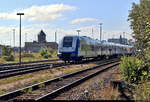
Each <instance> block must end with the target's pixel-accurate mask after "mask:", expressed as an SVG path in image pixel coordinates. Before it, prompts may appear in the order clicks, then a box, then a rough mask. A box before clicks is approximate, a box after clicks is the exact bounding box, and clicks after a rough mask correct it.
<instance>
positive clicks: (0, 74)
mask: <svg viewBox="0 0 150 102" xmlns="http://www.w3.org/2000/svg"><path fill="white" fill-rule="evenodd" d="M64 65H65V64H64V63H48V64H38V65H30V66H23V67H19V68H18V67H17V68H14V69H9V70H2V71H0V79H3V78H8V77H13V76H17V75H23V74H27V73H32V72H35V71H40V70H43V69H50V68H56V67H60V66H64Z"/></svg>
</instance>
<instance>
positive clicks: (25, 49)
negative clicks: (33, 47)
mask: <svg viewBox="0 0 150 102" xmlns="http://www.w3.org/2000/svg"><path fill="white" fill-rule="evenodd" d="M26 42H27V33H25V44H26ZM25 52H26V53H27V48H26V46H25Z"/></svg>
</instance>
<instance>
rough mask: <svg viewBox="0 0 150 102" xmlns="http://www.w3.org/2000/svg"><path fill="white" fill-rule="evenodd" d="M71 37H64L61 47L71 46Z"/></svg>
mask: <svg viewBox="0 0 150 102" xmlns="http://www.w3.org/2000/svg"><path fill="white" fill-rule="evenodd" d="M72 40H73V38H72V37H64V40H63V47H72Z"/></svg>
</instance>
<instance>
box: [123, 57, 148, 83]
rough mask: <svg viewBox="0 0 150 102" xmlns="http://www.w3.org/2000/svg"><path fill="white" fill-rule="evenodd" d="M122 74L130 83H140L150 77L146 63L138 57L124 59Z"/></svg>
mask: <svg viewBox="0 0 150 102" xmlns="http://www.w3.org/2000/svg"><path fill="white" fill-rule="evenodd" d="M121 60H122V61H121V64H120V72H121V73H122V76H123V78H124V79H125V80H126V81H128V82H130V83H139V81H141V80H145V79H147V77H148V73H149V69H148V66H147V64H145V62H144V61H142V60H139V59H137V58H136V57H122V58H121Z"/></svg>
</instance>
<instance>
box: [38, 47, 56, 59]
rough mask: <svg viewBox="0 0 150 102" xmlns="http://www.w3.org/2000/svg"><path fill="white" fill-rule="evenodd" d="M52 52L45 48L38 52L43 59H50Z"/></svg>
mask: <svg viewBox="0 0 150 102" xmlns="http://www.w3.org/2000/svg"><path fill="white" fill-rule="evenodd" d="M53 53H54V51H53V50H51V49H47V48H42V49H41V50H40V55H41V56H42V57H44V58H49V57H52V55H53Z"/></svg>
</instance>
